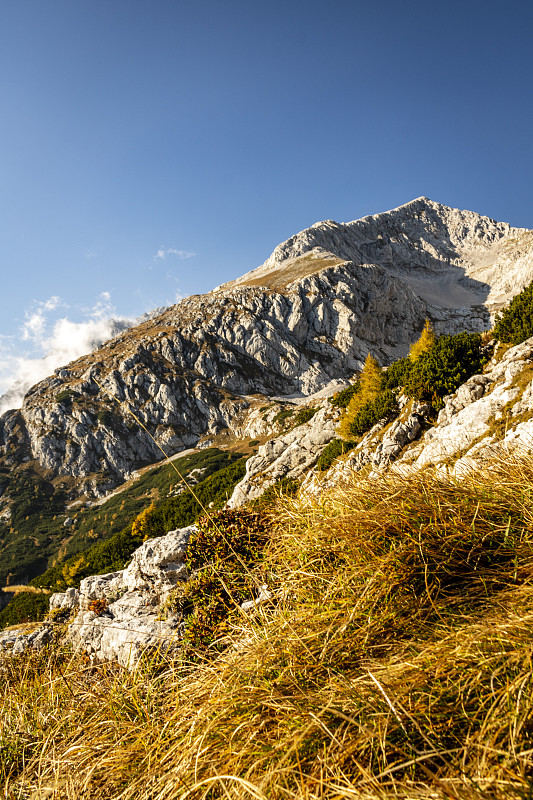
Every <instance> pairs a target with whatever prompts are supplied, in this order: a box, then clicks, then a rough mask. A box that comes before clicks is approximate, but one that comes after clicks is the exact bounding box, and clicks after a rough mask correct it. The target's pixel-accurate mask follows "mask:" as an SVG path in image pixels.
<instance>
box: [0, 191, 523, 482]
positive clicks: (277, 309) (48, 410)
mask: <svg viewBox="0 0 533 800" xmlns="http://www.w3.org/2000/svg"><path fill="white" fill-rule="evenodd" d="M531 280H533V232H532V231H528V230H525V229H520V228H512V227H511V226H509V225H508V224H507V223H501V222H495V221H494V220H491V219H489V218H487V217H483V216H480V215H479V214H475V213H473V212H470V211H460V210H458V209H452V208H448V207H447V206H443V205H440V204H438V203H435V202H433V201H431V200H428V199H427V198H423V197H422V198H417V199H416V200H413V201H411V202H410V203H407V204H406V205H404V206H400V207H398V208H396V209H393V210H391V211H387V212H384V213H382V214H376V215H373V216H368V217H363V218H362V219H360V220H355V221H353V222H347V223H337V222H334V221H331V220H327V221H325V222H319V223H316V224H315V225H312V226H311V227H310V228H307V229H305V230H303V231H301V232H300V233H297V234H295V235H294V236H292V237H291V238H290V239H288V240H287V241H286V242H283V243H281V244H280V245H278V247H276V248H275V250H274V252H273V253H272V255H271V256H270V257H269V258H268V259H267V260H266V261H265V262H264V264H262V265H261V266H260V267H258V268H256V269H254V270H252V271H251V272H248V273H246V274H245V275H243V276H242V277H240V278H238V279H237V280H235V281H232V282H230V283H226V284H224V285H222V286H220V287H218V288H217V289H215V290H214V291H212V292H209V293H207V294H205V295H201V296H192V297H189V298H186V299H185V300H183V301H182V302H181V303H179V304H177V305H176V306H171V307H170V308H168V309H164V310H163V311H162V312H161V313H159V314H158V315H156V316H155V317H153V318H150V319H147V320H146V321H144V322H143V323H142V324H140V325H137V326H135V327H133V328H130V329H129V330H127V331H124V332H123V333H121V334H120V335H119V336H117V337H115V339H113V340H112V341H110V342H107V343H106V344H104V345H103V346H102V347H101V348H99V349H98V350H96V351H94V352H93V353H91V354H89V355H88V356H85V357H83V358H81V359H78V360H77V361H75V362H72V363H71V364H69V365H68V366H67V367H66V368H65V369H64V370H61V371H59V372H58V374H56V375H54V376H52V377H50V378H46V379H45V380H44V381H42V382H41V383H39V384H37V385H36V386H34V387H33V388H32V389H31V390H30V391H29V392H28V394H27V395H26V397H25V400H24V403H23V405H22V409H21V410H20V412H8V413H7V414H5V415H4V416H3V417H1V418H0V448H1V449H0V460H1V459H2V458H3V459H7V461H6V463H8V464H17V463H21V461H23V460H24V459H26V461H27V460H29V461H30V462H31V463H36V464H38V465H39V469H42V468H44V469H46V470H49V471H50V472H51V473H52V474H54V475H61V474H62V475H70V476H72V477H74V478H76V479H78V480H80V481H81V482H82V485H83V487H84V489H85V490H87V487H88V485H89V484H90V487H89V488H90V490H91V491H93V492H95V493H102V492H105V491H107V490H108V489H109V488H111V487H112V486H113V485H116V484H117V483H118V482H120V481H122V480H123V479H124V478H125V477H127V475H129V474H130V473H131V471H132V470H135V469H136V468H137V467H138V466H140V465H142V464H147V463H150V462H153V461H155V460H157V459H159V458H160V457H161V450H160V449H159V448H160V447H162V448H163V449H164V450H165V452H168V453H170V454H172V453H176V452H179V451H180V450H183V449H184V448H187V447H190V446H193V445H195V444H196V443H197V442H198V441H199V440H200V439H202V437H203V438H205V437H206V436H215V435H219V434H220V433H221V432H223V431H226V432H227V433H228V435H229V436H231V435H232V432H236V431H237V430H241V429H242V428H243V426H245V425H246V415H247V414H248V413H249V412H250V408H252V407H253V404H254V402H255V400H254V398H257V397H266V398H271V397H278V396H299V397H306V396H310V395H312V394H314V393H317V392H320V391H322V390H323V389H324V388H325V387H327V386H328V385H330V384H331V383H332V382H338V381H343V380H344V381H347V380H350V379H351V378H353V376H354V374H355V373H356V372H357V370H359V369H360V368H361V366H362V363H363V362H364V360H365V358H366V356H367V354H368V352H372V353H373V355H374V356H375V357H376V358H377V359H378V360H379V361H380V362H381V363H382V364H385V363H388V362H390V361H391V360H392V359H394V358H398V357H400V356H402V355H405V353H406V352H407V350H408V348H409V345H410V344H411V343H412V342H413V341H414V340H416V339H417V338H418V335H419V333H420V331H421V329H422V327H423V325H424V320H425V319H426V317H428V318H429V319H431V320H432V322H433V324H434V327H435V329H436V331H437V332H439V333H442V332H447V333H455V332H458V331H461V330H483V329H484V328H488V327H490V324H491V323H490V316H491V314H492V313H494V312H495V310H497V309H498V308H499V307H501V305H502V303H504V302H506V301H507V300H508V299H509V298H510V297H511V296H512V295H513V294H515V293H516V292H517V291H519V290H520V289H521V288H522V287H523V286H524V285H526V284H527V283H529V282H530V281H531ZM130 412H131V413H130ZM132 414H134V415H135V417H134V416H132ZM91 487H92V488H91Z"/></svg>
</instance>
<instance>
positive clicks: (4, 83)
mask: <svg viewBox="0 0 533 800" xmlns="http://www.w3.org/2000/svg"><path fill="white" fill-rule="evenodd" d="M532 30H533V5H532V4H531V3H530V2H507V3H506V4H502V3H500V2H498V3H496V2H492V0H486V1H485V2H473V1H472V0H463V1H462V2H455V1H454V0H451V2H447V3H433V2H429V1H428V0H426V2H419V0H411V2H410V1H409V0H404V2H402V3H400V2H398V0H394V1H393V0H382V2H379V0H377V1H376V2H373V3H368V2H365V3H363V2H358V0H354V1H352V2H345V1H344V0H330V2H329V3H328V4H324V3H322V2H320V3H319V2H315V0H307V2H296V1H295V0H285V2H279V1H278V0H270V2H268V3H254V2H252V1H251V0H248V1H247V2H241V1H240V0H226V2H224V3H221V2H215V0H196V2H189V1H188V0H47V1H46V2H43V0H16V2H15V0H10V1H9V0H6V1H5V2H4V3H2V4H1V5H0V98H1V109H2V124H1V125H0V179H1V182H0V264H1V271H2V284H3V289H2V292H1V293H0V391H2V390H3V389H5V388H6V386H7V385H8V383H9V382H10V380H11V379H12V378H13V377H14V376H15V375H16V374H19V373H17V369H18V370H19V372H20V369H21V368H22V367H21V365H22V366H24V363H25V359H27V358H30V357H32V356H33V357H35V356H39V355H44V354H45V353H46V352H47V349H50V348H54V347H56V346H57V344H58V337H59V339H60V338H61V337H64V336H65V335H66V336H67V337H70V338H75V335H74V333H73V332H74V331H75V330H76V331H77V332H78V333H79V334H80V335H81V333H80V331H81V330H82V329H81V328H78V329H74V328H72V327H71V328H69V327H68V325H66V322H65V321H68V322H69V323H72V324H73V325H78V326H79V325H89V326H91V325H93V326H94V325H96V326H97V327H98V325H100V324H101V323H103V320H104V319H105V318H106V316H108V315H109V314H112V313H114V314H115V315H119V316H128V317H129V316H136V315H138V314H140V313H142V312H143V311H146V310H148V309H150V308H152V307H154V306H159V305H165V304H169V303H172V302H173V301H174V300H175V298H176V297H179V296H185V295H188V294H192V293H198V292H203V291H207V290H209V289H210V288H212V287H213V286H215V285H217V284H219V283H221V282H223V281H225V280H230V279H232V278H234V277H236V276H238V275H239V274H241V273H243V272H246V271H247V270H249V269H252V268H253V267H255V266H257V265H259V264H260V263H262V261H264V259H265V258H267V256H268V255H269V254H270V252H271V251H272V250H273V248H274V247H275V246H276V244H277V243H278V242H280V241H282V240H284V239H286V238H287V237H288V236H290V235H292V234H293V233H295V232H297V231H298V230H301V229H302V228H304V227H307V226H308V225H311V224H313V223H314V222H316V221H317V220H320V219H336V220H338V221H348V220H351V219H356V218H358V217H361V216H364V215H365V214H371V213H376V212H378V211H384V210H387V209H389V208H393V207H395V206H398V205H400V204H402V203H404V202H407V201H409V200H411V199H413V198H414V197H417V196H420V195H427V196H428V197H430V198H432V199H434V200H437V201H439V202H442V203H446V204H448V205H451V206H455V207H459V208H469V209H471V210H474V211H478V212H480V213H483V214H487V215H488V216H491V217H494V218H496V219H500V220H503V221H507V222H510V223H511V224H513V225H517V226H524V227H533V207H532V193H531V186H532V171H533V170H532V166H533V164H532V161H533V156H532V150H533V148H532V136H531V132H532V122H533V103H532V88H531V85H532V76H533V71H532V67H531V55H530V51H531V34H532ZM60 320H63V323H62V325H63V327H62V328H61V329H59V328H57V325H58V323H59V321H60ZM69 331H70V333H69ZM65 332H67V333H65ZM80 346H82V345H80ZM17 359H18V360H17ZM21 359H22V360H21Z"/></svg>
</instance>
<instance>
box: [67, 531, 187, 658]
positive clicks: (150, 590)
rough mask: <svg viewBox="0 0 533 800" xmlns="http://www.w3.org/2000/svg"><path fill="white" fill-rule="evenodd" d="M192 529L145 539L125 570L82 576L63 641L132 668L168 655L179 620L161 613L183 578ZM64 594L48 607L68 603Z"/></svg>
mask: <svg viewBox="0 0 533 800" xmlns="http://www.w3.org/2000/svg"><path fill="white" fill-rule="evenodd" d="M193 530H195V529H194V526H190V527H188V528H181V529H179V530H175V531H170V532H169V533H167V534H166V536H162V537H161V538H158V539H149V540H148V541H146V542H145V543H144V544H143V545H141V547H139V548H138V549H137V550H136V551H135V552H134V554H133V558H132V560H131V562H130V564H129V565H128V567H126V569H123V570H120V571H119V572H111V573H108V574H107V575H95V576H92V577H90V578H84V580H82V582H81V584H80V589H79V593H78V595H77V596H76V598H75V601H76V602H75V606H74V609H76V608H77V609H78V613H77V615H76V617H75V619H74V620H73V621H72V622H71V624H70V625H69V634H68V635H69V639H70V641H71V642H72V643H73V645H74V646H75V648H77V649H80V650H83V651H84V652H86V653H88V654H89V655H90V656H91V657H94V658H97V659H100V660H115V661H118V662H119V664H121V665H122V666H124V667H127V668H132V667H134V666H135V665H136V664H137V662H138V661H139V659H140V657H141V656H142V655H143V654H147V653H151V652H154V651H158V652H164V653H168V652H170V651H172V650H173V649H175V648H176V647H177V646H178V643H179V624H180V622H181V617H180V616H179V615H175V614H167V613H165V602H166V600H167V599H168V597H169V594H170V593H171V592H172V591H173V590H174V589H175V588H176V586H177V585H178V584H179V583H181V582H183V581H185V580H187V577H188V574H187V568H186V566H185V563H184V558H185V553H186V550H187V544H188V541H189V537H190V535H191V532H192V531H193ZM68 591H69V592H70V595H69V596H68V597H67V594H65V595H64V596H63V597H62V596H61V594H56V595H53V596H52V602H51V607H52V606H53V607H58V605H59V606H60V607H61V608H63V606H64V605H70V603H71V601H72V599H73V598H74V591H75V590H72V589H71V590H68Z"/></svg>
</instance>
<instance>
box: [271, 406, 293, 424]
mask: <svg viewBox="0 0 533 800" xmlns="http://www.w3.org/2000/svg"><path fill="white" fill-rule="evenodd" d="M293 415H294V409H293V408H283V409H282V410H281V411H278V413H277V414H276V416H275V417H274V422H275V423H277V424H278V425H285V422H286V421H287V420H288V419H289V417H292V416H293Z"/></svg>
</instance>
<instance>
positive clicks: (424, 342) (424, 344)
mask: <svg viewBox="0 0 533 800" xmlns="http://www.w3.org/2000/svg"><path fill="white" fill-rule="evenodd" d="M434 342H435V331H434V330H433V325H432V324H431V322H430V321H429V319H428V318H427V317H426V321H425V323H424V328H423V329H422V333H421V334H420V338H419V339H417V341H416V342H414V344H412V345H411V347H410V348H409V358H410V359H411V361H416V359H417V358H418V357H419V356H421V355H422V353H425V352H426V351H427V350H429V349H430V348H431V347H432V346H433V344H434Z"/></svg>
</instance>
